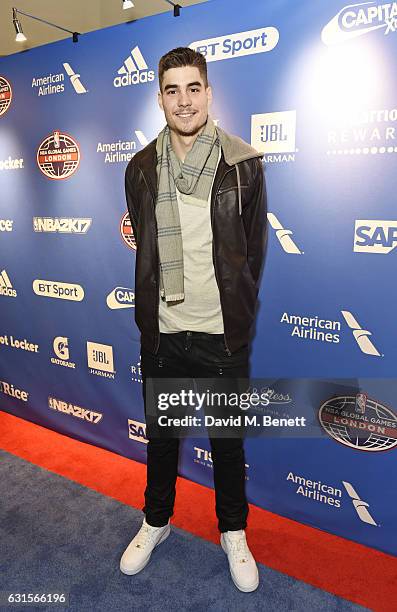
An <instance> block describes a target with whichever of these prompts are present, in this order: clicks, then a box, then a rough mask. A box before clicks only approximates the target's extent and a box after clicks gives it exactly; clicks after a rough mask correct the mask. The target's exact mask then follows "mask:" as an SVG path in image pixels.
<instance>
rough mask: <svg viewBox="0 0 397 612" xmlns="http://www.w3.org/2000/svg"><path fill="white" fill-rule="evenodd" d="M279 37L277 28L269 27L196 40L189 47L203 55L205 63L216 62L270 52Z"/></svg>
mask: <svg viewBox="0 0 397 612" xmlns="http://www.w3.org/2000/svg"><path fill="white" fill-rule="evenodd" d="M279 37H280V34H279V32H278V30H277V28H274V27H272V26H269V27H266V28H260V29H258V30H248V31H247V32H236V33H234V34H226V35H225V36H218V37H217V38H207V39H205V40H196V41H195V42H192V43H190V45H189V47H190V48H191V49H194V50H195V51H198V52H199V53H201V54H202V55H204V57H205V58H206V60H207V62H217V61H218V60H224V59H233V58H235V57H242V56H244V55H253V54H254V53H265V52H266V51H272V50H273V49H274V47H275V46H276V45H277V43H278V40H279Z"/></svg>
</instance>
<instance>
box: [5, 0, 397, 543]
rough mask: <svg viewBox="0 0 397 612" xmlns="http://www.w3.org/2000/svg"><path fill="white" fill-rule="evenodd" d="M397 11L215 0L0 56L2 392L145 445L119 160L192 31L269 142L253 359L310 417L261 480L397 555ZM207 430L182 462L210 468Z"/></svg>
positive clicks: (278, 392) (145, 135) (255, 492)
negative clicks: (171, 57) (166, 57)
mask: <svg viewBox="0 0 397 612" xmlns="http://www.w3.org/2000/svg"><path fill="white" fill-rule="evenodd" d="M27 28H28V25H27V24H26V29H27ZM396 31H397V3H396V2H393V3H387V4H381V3H377V2H367V3H364V4H355V5H349V6H348V5H347V4H345V3H344V1H338V0H332V1H331V0H327V1H324V2H321V3H313V2H311V1H309V0H302V1H301V2H299V3H296V2H293V1H292V0H269V1H268V2H266V3H264V2H254V1H250V2H248V1H247V2H246V3H245V6H244V10H242V9H241V3H240V2H239V1H238V0H217V1H214V2H209V3H207V4H204V5H198V6H194V7H191V8H189V9H183V10H182V12H181V17H179V18H173V17H172V15H171V13H168V14H163V15H160V16H156V17H152V18H147V19H142V20H140V21H138V22H135V23H131V24H123V25H120V26H117V27H114V28H109V29H106V30H102V31H99V32H94V33H91V34H87V35H84V36H82V37H81V38H80V42H79V43H78V44H73V43H72V42H71V40H66V41H62V42H59V43H55V44H51V45H47V46H44V47H40V48H36V49H33V50H31V51H29V52H28V53H21V54H16V55H13V56H9V57H6V58H2V59H0V198H1V203H0V248H1V251H0V313H1V319H0V358H1V371H0V405H1V408H2V409H3V410H5V411H7V412H10V413H13V414H15V415H17V416H20V417H23V418H26V419H28V420H30V421H34V422H36V423H40V424H42V425H44V426H46V427H49V428H52V429H55V430H57V431H60V432H62V433H65V434H67V435H70V436H72V437H74V438H77V439H80V440H84V441H87V442H91V443H93V444H96V445H99V446H103V447H105V448H108V449H111V450H113V451H115V452H117V453H120V454H122V455H125V456H127V457H131V458H133V459H136V460H138V461H145V452H146V445H145V442H146V439H145V427H144V424H143V404H142V398H141V390H142V384H141V377H140V376H141V373H140V345H139V332H138V329H137V328H136V326H135V323H134V260H135V250H134V246H135V244H134V239H133V235H132V232H131V226H130V223H129V219H128V215H126V205H125V197H124V184H123V179H124V171H125V167H126V165H127V163H128V160H129V159H130V158H131V156H132V155H134V153H135V152H136V151H138V150H140V149H141V148H143V147H144V146H145V144H146V143H147V142H148V141H150V140H151V139H152V138H154V137H155V136H156V135H157V133H158V132H159V131H160V129H161V128H162V127H163V125H164V118H163V115H162V113H161V111H160V110H159V108H158V106H157V100H156V95H157V90H158V83H157V64H158V60H159V58H160V56H161V55H162V54H163V53H165V52H166V51H168V50H169V49H171V48H173V47H175V46H179V45H190V46H192V47H193V48H196V49H198V50H199V51H201V52H202V53H204V54H205V55H206V57H207V60H208V62H209V65H208V68H209V78H210V81H211V84H212V87H213V90H214V103H213V107H212V117H213V118H214V119H215V120H216V121H218V122H219V125H221V126H222V127H223V128H224V129H225V130H226V131H229V132H232V133H235V134H238V135H239V136H241V137H242V138H244V139H245V140H246V141H248V142H251V143H252V145H253V146H255V147H256V148H258V149H259V150H261V151H262V152H263V153H264V162H265V168H266V181H267V189H268V204H269V214H268V221H269V246H268V252H267V259H266V266H265V271H264V274H263V279H262V286H261V291H260V295H259V297H260V308H259V313H258V319H257V324H256V336H255V340H254V342H253V347H252V374H253V376H254V377H256V378H261V377H263V378H266V379H267V380H266V385H265V386H268V387H269V389H270V390H271V407H273V409H274V412H275V413H276V412H278V413H280V410H281V411H282V413H283V414H285V415H289V416H296V415H306V417H307V419H308V422H309V423H310V424H311V433H310V435H306V436H305V437H303V436H301V437H297V436H295V437H293V436H291V435H282V436H281V435H278V436H277V435H274V436H273V437H267V438H256V439H250V440H248V441H247V444H246V460H247V492H248V496H249V500H250V501H251V502H253V503H255V504H257V505H259V506H262V507H264V508H267V509H269V510H271V511H274V512H277V513H279V514H282V515H284V516H288V517H291V518H294V519H296V520H299V521H302V522H304V523H308V524H311V525H314V526H316V527H319V528H321V529H324V530H327V531H330V532H332V533H335V534H338V535H341V536H344V537H346V538H350V539H352V540H355V541H358V542H362V543H363V544H367V545H369V546H373V547H375V548H379V549H381V550H384V551H387V552H389V553H394V554H395V553H396V552H397V541H396V538H395V510H394V509H395V507H396V504H397V490H396V478H395V457H396V455H395V450H396V445H397V417H396V413H395V408H394V405H395V403H396V402H395V391H396V389H397V384H396V380H397V379H396V358H397V329H396V325H395V304H396V298H397V286H396V283H395V282H394V280H395V273H396V253H395V247H396V246H397V215H396V213H395V193H396V186H397V185H396V183H397V172H396V162H395V160H396V154H397V132H396V127H397V106H396V95H397V82H396V81H397V77H396V71H395V69H394V58H395V54H396V50H397V48H396ZM94 356H96V360H95V357H94ZM302 377H305V378H302ZM393 377H395V378H393ZM335 378H339V379H344V380H339V381H338V382H331V380H330V379H335ZM327 381H328V382H327ZM258 384H260V383H258ZM263 384H264V383H263ZM208 448H209V445H208V441H207V440H204V439H197V440H191V439H189V440H185V441H184V444H183V449H182V453H181V461H180V473H181V474H182V475H184V476H186V477H188V478H191V479H192V480H195V481H197V482H200V483H202V484H205V485H209V486H212V472H211V470H212V463H211V458H210V455H209V453H208Z"/></svg>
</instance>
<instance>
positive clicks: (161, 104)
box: [157, 91, 164, 110]
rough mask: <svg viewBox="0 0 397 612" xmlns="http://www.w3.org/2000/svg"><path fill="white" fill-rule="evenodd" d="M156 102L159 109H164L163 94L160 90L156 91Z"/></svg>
mask: <svg viewBox="0 0 397 612" xmlns="http://www.w3.org/2000/svg"><path fill="white" fill-rule="evenodd" d="M157 102H158V103H159V107H160V108H161V110H164V108H163V96H162V94H161V91H159V92H158V93H157Z"/></svg>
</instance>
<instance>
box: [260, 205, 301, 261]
mask: <svg viewBox="0 0 397 612" xmlns="http://www.w3.org/2000/svg"><path fill="white" fill-rule="evenodd" d="M267 220H268V221H269V223H270V225H271V226H272V228H273V229H274V230H275V232H276V237H277V239H278V241H279V243H280V244H281V246H282V247H283V250H284V251H285V252H286V253H290V254H295V255H302V251H300V250H299V248H298V247H297V246H296V244H295V242H294V241H293V240H292V238H291V235H292V231H291V230H289V229H284V227H283V226H282V225H281V223H280V221H279V220H278V219H277V217H276V215H275V214H274V213H267Z"/></svg>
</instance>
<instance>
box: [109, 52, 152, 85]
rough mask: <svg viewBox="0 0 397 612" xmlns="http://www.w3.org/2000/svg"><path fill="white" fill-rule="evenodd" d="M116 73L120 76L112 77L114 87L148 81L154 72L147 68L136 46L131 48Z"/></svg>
mask: <svg viewBox="0 0 397 612" xmlns="http://www.w3.org/2000/svg"><path fill="white" fill-rule="evenodd" d="M117 73H118V74H119V75H120V76H117V77H115V78H114V80H113V85H114V87H127V86H128V85H139V84H140V83H148V82H150V81H153V80H154V72H153V70H149V69H148V65H147V63H146V61H145V59H144V57H143V55H142V53H141V50H140V48H139V47H138V46H136V47H134V48H133V49H132V51H131V53H130V55H129V56H128V57H127V58H126V59H125V60H124V63H123V65H122V66H121V68H119V69H118V71H117Z"/></svg>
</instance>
